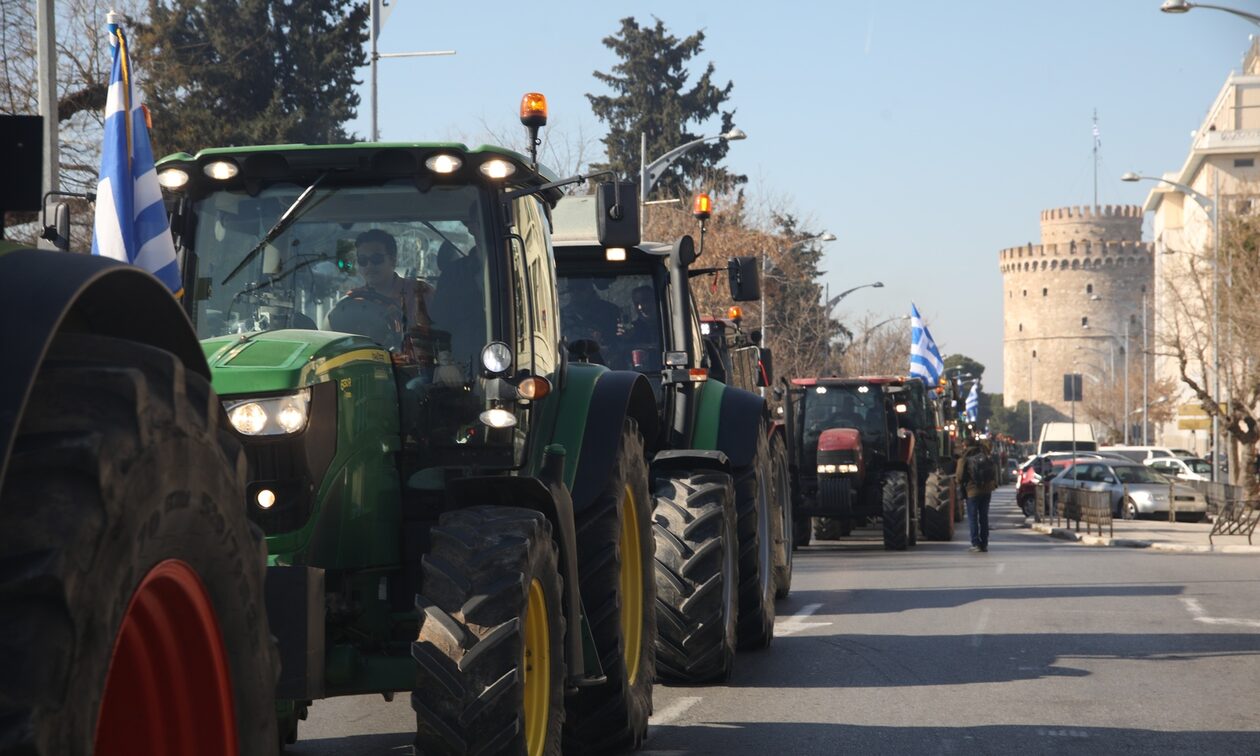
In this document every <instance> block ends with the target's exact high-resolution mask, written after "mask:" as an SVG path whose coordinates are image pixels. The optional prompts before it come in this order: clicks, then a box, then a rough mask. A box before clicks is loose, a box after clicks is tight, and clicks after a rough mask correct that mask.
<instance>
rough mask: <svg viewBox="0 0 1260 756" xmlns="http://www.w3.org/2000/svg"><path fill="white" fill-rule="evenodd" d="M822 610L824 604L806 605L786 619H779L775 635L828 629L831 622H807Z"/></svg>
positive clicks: (776, 622) (776, 623)
mask: <svg viewBox="0 0 1260 756" xmlns="http://www.w3.org/2000/svg"><path fill="white" fill-rule="evenodd" d="M821 608H822V604H806V605H805V606H803V607H801V609H800V611H798V612H797V613H796V614H793V615H792V616H791V617H788V618H786V619H784V618H779V619H778V620H776V621H775V628H774V634H775V635H794V634H796V633H799V632H801V631H802V630H813V629H816V628H819V627H828V626H830V625H832V624H833V623H831V622H806V621H805V620H806V619H807V618H809V616H810V615H812V614H813V613H814V612H816V611H818V610H819V609H821Z"/></svg>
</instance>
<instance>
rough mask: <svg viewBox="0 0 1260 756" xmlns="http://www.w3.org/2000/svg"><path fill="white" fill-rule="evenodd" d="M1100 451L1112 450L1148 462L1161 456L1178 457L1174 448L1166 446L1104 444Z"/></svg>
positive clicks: (1136, 460) (1135, 459)
mask: <svg viewBox="0 0 1260 756" xmlns="http://www.w3.org/2000/svg"><path fill="white" fill-rule="evenodd" d="M1099 451H1105V452H1111V453H1113V454H1119V455H1121V456H1123V457H1128V458H1129V459H1131V460H1133V461H1134V462H1143V463H1144V462H1146V460H1148V459H1158V458H1160V457H1178V456H1180V455H1179V454H1177V453H1175V452H1174V451H1173V450H1172V449H1169V448H1168V447H1166V446H1104V447H1103V448H1101V449H1099Z"/></svg>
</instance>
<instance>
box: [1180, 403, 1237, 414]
mask: <svg viewBox="0 0 1260 756" xmlns="http://www.w3.org/2000/svg"><path fill="white" fill-rule="evenodd" d="M1220 407H1221V413H1222V414H1224V413H1225V411H1226V410H1225V403H1224V402H1221V405H1220ZM1207 416H1208V413H1207V410H1205V409H1204V408H1203V403H1202V402H1191V403H1189V404H1182V405H1180V406H1178V407H1177V417H1207Z"/></svg>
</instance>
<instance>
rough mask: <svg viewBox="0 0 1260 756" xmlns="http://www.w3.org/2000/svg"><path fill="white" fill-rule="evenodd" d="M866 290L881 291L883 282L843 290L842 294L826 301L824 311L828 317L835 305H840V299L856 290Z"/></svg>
mask: <svg viewBox="0 0 1260 756" xmlns="http://www.w3.org/2000/svg"><path fill="white" fill-rule="evenodd" d="M866 288H871V289H882V288H884V282H883V281H876V282H874V283H868V284H862V285H861V286H854V287H853V288H852V289H845V290H844V291H842V292H840V293H839V294H837V295H835V296H834V297H832V298H831V299H828V300H827V306H826V307H825V308H824V309H826V311H827V314H828V315H830V314H831V311H832V309H834V308H835V306H836V305H838V304H840V300H842V299H844V298H845V297H847V296H849V295H850V294H852V293H853V292H855V291H857V290H858V289H866Z"/></svg>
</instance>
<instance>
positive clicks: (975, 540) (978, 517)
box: [967, 493, 993, 549]
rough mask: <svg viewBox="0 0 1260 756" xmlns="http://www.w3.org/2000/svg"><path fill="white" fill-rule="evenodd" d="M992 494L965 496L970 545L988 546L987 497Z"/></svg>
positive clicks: (983, 547)
mask: <svg viewBox="0 0 1260 756" xmlns="http://www.w3.org/2000/svg"><path fill="white" fill-rule="evenodd" d="M992 496H993V494H987V493H986V494H979V495H977V496H968V497H967V524H969V525H970V526H971V545H972V546H979V547H980V548H982V549H987V548H989V499H990V498H991V497H992Z"/></svg>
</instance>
